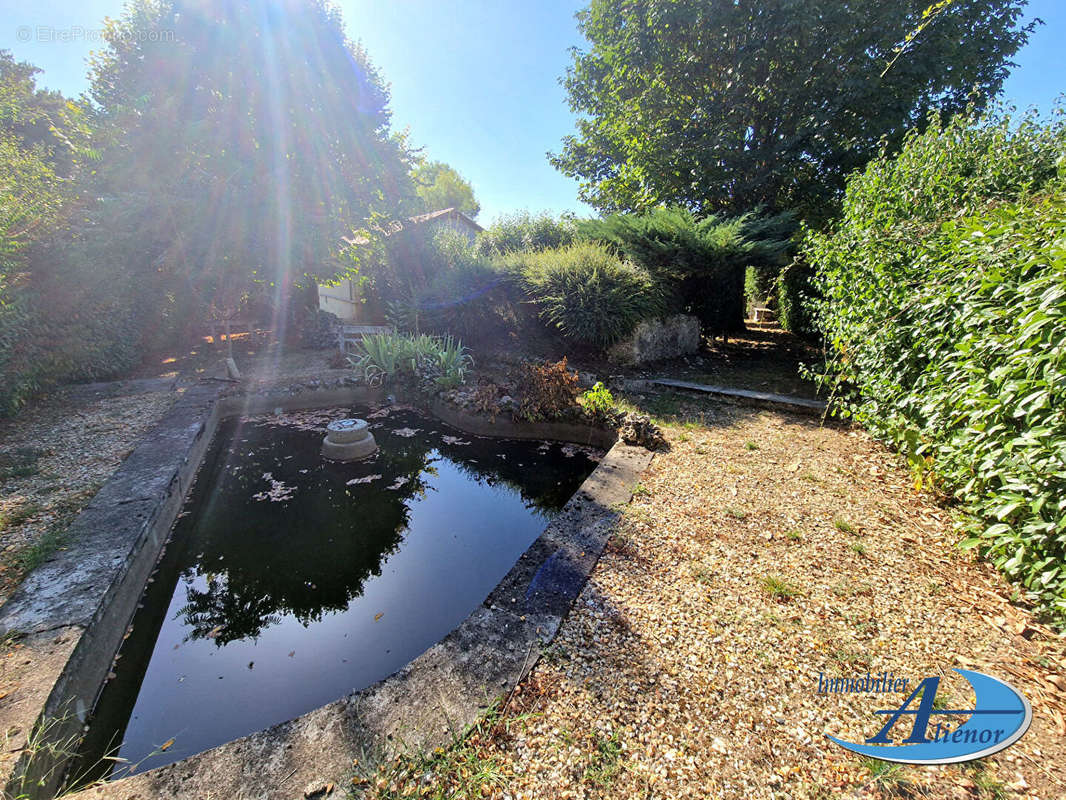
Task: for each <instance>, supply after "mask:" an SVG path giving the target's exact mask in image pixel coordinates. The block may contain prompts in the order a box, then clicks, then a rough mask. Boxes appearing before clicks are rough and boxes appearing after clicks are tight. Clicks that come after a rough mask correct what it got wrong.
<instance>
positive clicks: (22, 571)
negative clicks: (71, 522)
mask: <svg viewBox="0 0 1066 800" xmlns="http://www.w3.org/2000/svg"><path fill="white" fill-rule="evenodd" d="M69 541H70V539H69V537H68V535H67V526H66V525H61V526H60V525H53V526H51V527H49V528H48V530H46V531H45V532H44V533H42V534H41V535H40V536H38V537H37V539H36V541H34V542H33V543H32V544H29V545H27V546H26V547H23V548H22V549H20V550H17V551H16V552H15V553H14V554H13V555H11V556H10V563H11V565H12V566H13V567H14V568H15V570H16V572H17V573H18V575H19V576H23V577H24V576H26V575H29V574H30V573H31V572H33V571H34V570H35V569H37V567H39V566H41V564H43V563H44V562H46V561H48V559H50V558H51V557H52V556H53V555H55V553H56V551H58V550H60V549H62V548H63V547H65V546H66V545H67V543H68V542H69Z"/></svg>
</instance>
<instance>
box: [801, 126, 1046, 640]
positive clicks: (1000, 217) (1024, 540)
mask: <svg viewBox="0 0 1066 800" xmlns="http://www.w3.org/2000/svg"><path fill="white" fill-rule="evenodd" d="M1064 166H1066V126H1064V125H1063V123H1062V120H1061V118H1059V119H1057V120H1055V121H1054V122H1051V123H1043V122H1040V121H1039V120H1037V119H1035V118H1033V117H1027V118H1025V119H1023V120H1022V121H1021V123H1020V124H1015V123H1013V122H1012V121H1011V120H1009V119H992V118H985V119H981V120H973V119H969V120H963V119H957V120H954V121H953V122H951V123H950V124H948V125H946V126H942V125H941V124H940V123H939V121H938V120H936V119H935V118H934V119H933V121H932V123H931V124H930V126H929V128H928V130H927V131H926V132H925V133H921V134H914V135H911V136H909V137H908V138H907V140H906V142H905V144H904V146H903V148H902V151H901V152H900V154H899V155H898V157H895V158H887V157H882V158H880V159H878V160H877V161H875V162H873V163H871V164H870V166H869V167H868V168H867V170H866V171H865V173H863V174H861V175H858V176H856V177H854V178H853V179H852V180H850V181H849V183H848V189H847V194H846V197H845V201H844V209H843V212H844V213H843V217H842V219H841V221H840V223H839V225H838V226H837V227H836V229H835V230H832V231H829V232H826V233H823V234H812V235H810V236H808V238H807V241H806V243H805V245H804V255H805V257H806V258H807V259H809V260H810V262H811V263H812V264H813V265H814V267H815V269H816V277H815V284H816V288H817V289H818V290H819V291H820V292H821V293H822V299H820V300H816V301H815V303H814V307H815V310H816V312H817V322H818V325H819V327H820V330H821V331H822V332H823V334H824V335H825V337H826V339H827V341H828V344H829V346H830V352H829V361H828V364H827V367H826V372H825V374H824V375H822V376H821V381H822V382H823V383H824V384H826V385H829V386H831V387H833V389H834V393H835V394H837V395H839V399H838V402H837V403H836V411H837V413H840V414H842V415H845V416H852V417H854V418H855V419H857V420H858V421H860V422H861V423H863V424H864V425H865V426H867V427H868V428H869V429H870V430H871V431H872V432H874V433H875V434H876V435H878V436H879V437H881V438H883V439H885V440H888V441H890V442H893V443H895V444H896V445H897V446H898V447H899V448H900V449H901V450H902V451H903V452H904V454H905V455H906V456H907V458H908V460H909V462H910V464H911V466H912V469H913V470H914V474H915V482H916V485H918V486H921V485H933V486H935V487H937V488H938V489H940V490H942V491H945V492H948V493H951V494H953V495H955V496H956V497H957V498H958V499H959V500H960V501H961V502H962V504H963V509H964V511H965V514H964V515H963V517H962V520H961V525H962V527H963V528H964V529H965V530H966V531H968V532H969V537H968V538H967V539H966V541H965V542H964V545H966V546H978V547H980V548H981V550H982V551H983V553H984V554H985V555H987V556H988V557H989V558H990V559H991V560H992V561H993V562H994V563H995V564H996V565H997V566H998V567H999V568H1000V569H1001V570H1003V571H1004V572H1005V573H1006V574H1007V575H1009V576H1010V577H1011V578H1013V579H1015V580H1017V581H1018V582H1020V583H1021V584H1022V585H1023V586H1024V587H1025V589H1026V590H1027V592H1028V595H1029V597H1030V598H1031V599H1034V600H1039V601H1040V602H1042V603H1043V604H1044V607H1045V608H1046V609H1048V610H1049V611H1050V612H1052V614H1053V615H1054V616H1055V617H1057V618H1058V620H1059V621H1062V620H1066V565H1064V560H1066V501H1064V498H1066V449H1064V442H1066V414H1064V405H1063V401H1064V397H1063V394H1062V387H1063V386H1064V385H1066V349H1064V348H1063V346H1062V342H1063V339H1064V336H1066V331H1064V323H1066V266H1064V265H1066V250H1064V242H1066V175H1060V174H1058V173H1059V172H1062V171H1064V170H1063V167H1064Z"/></svg>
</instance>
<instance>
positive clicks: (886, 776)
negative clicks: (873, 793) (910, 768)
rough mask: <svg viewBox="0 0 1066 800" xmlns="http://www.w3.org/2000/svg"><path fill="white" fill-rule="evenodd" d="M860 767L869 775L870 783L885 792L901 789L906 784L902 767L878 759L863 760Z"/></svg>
mask: <svg viewBox="0 0 1066 800" xmlns="http://www.w3.org/2000/svg"><path fill="white" fill-rule="evenodd" d="M862 766H863V768H865V769H866V771H867V772H869V773H870V783H872V784H873V785H874V786H877V787H878V788H881V789H885V790H887V791H893V790H896V789H901V788H902V787H903V786H904V785H906V784H907V782H908V781H907V777H906V775H905V774H904V772H903V768H902V766H900V765H899V764H893V763H891V762H889V761H882V760H881V759H879V758H863V759H862Z"/></svg>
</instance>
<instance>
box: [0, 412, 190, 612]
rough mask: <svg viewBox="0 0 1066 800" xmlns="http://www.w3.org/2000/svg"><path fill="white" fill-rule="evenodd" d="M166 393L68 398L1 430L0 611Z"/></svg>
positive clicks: (58, 542)
mask: <svg viewBox="0 0 1066 800" xmlns="http://www.w3.org/2000/svg"><path fill="white" fill-rule="evenodd" d="M176 396H177V395H176V393H175V392H172V391H165V392H150V393H138V394H135V395H131V396H118V397H109V398H105V399H101V400H97V401H95V402H86V401H84V400H82V399H74V398H70V397H68V396H67V395H66V394H60V395H59V396H57V397H56V398H54V399H52V400H50V401H47V402H44V403H42V404H40V405H37V406H35V407H33V408H30V409H27V410H25V411H23V412H22V413H20V414H19V415H18V416H17V417H16V418H15V419H14V420H7V421H4V422H3V423H2V424H0V603H2V602H3V601H4V600H6V599H7V598H8V596H9V595H10V594H11V592H12V590H13V589H14V587H15V586H17V585H18V582H19V581H20V580H21V579H22V576H23V575H24V573H25V572H26V571H27V570H28V569H29V568H32V567H33V566H35V565H36V564H37V563H39V562H40V561H41V560H43V559H45V558H47V557H48V555H49V554H50V553H51V552H52V551H53V550H54V549H55V548H57V547H62V546H63V543H64V540H63V532H64V530H65V529H66V527H67V525H68V524H69V523H70V521H71V520H72V519H73V518H74V517H75V516H77V514H78V512H79V511H81V509H82V508H83V507H84V506H85V505H86V504H87V503H88V502H89V501H90V500H91V499H92V497H93V495H94V494H95V493H96V491H97V489H99V488H100V486H101V485H102V484H103V483H104V481H106V480H107V478H108V476H110V475H111V473H112V472H114V471H115V469H117V468H118V466H119V464H121V463H122V460H123V459H124V458H125V457H126V456H127V455H128V454H129V453H130V451H131V450H132V449H133V447H134V446H135V445H136V443H137V441H138V440H139V439H140V438H141V436H143V435H144V434H145V433H146V432H147V431H148V430H149V429H151V427H152V426H153V425H155V424H156V423H157V422H158V421H159V419H160V418H161V417H162V416H163V414H164V412H165V411H166V410H167V409H168V408H169V407H170V405H171V404H172V403H173V402H174V399H175V397H176Z"/></svg>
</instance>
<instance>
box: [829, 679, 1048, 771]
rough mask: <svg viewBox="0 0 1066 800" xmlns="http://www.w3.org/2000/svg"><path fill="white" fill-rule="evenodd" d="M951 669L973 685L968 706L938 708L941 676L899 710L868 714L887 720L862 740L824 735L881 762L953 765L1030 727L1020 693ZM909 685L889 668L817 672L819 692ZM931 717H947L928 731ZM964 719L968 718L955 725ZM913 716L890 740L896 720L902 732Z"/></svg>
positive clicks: (918, 689) (924, 685) (870, 690)
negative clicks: (841, 674)
mask: <svg viewBox="0 0 1066 800" xmlns="http://www.w3.org/2000/svg"><path fill="white" fill-rule="evenodd" d="M955 672H957V673H958V674H960V675H961V676H962V677H964V678H965V679H966V680H967V681H968V682H969V684H970V686H971V687H972V688H973V691H974V698H975V700H974V707H973V708H937V707H936V705H937V704H936V694H937V690H938V689H939V688H940V678H939V677H936V676H934V677H929V678H925V679H924V680H922V681H920V682H919V683H918V685H917V686H915V687H914V690H913V691H912V692H911V693H910V694H909V695H908V696H907V699H906V700H904V701H903V704H902V705H900V706H899V707H898V708H886V709H879V710H877V711H874V712H873V713H874V714H877V715H881V716H883V717H887V721H886V722H885V723H884V724H883V725H882V727H881V730H879V731H878V732H877V733H876V734H875V735H874V736H872V737H870V738H869V739H866V740H865V742H864V743H861V744H860V743H857V742H846V741H844V740H842V739H837V738H836V737H835V736H828V735H827V736H826V738H828V739H829V740H830V741H832V742H835V743H836V744H838V745H840V746H841V747H843V748H846V749H848V750H851V751H852V752H854V753H860V754H862V755H864V756H869V757H871V758H879V759H882V760H884V761H895V762H898V763H901V764H952V763H958V762H962V761H972V760H974V759H977V758H984V757H985V756H989V755H991V754H992V753H998V752H999V751H1000V750H1003V749H1004V748H1007V747H1010V746H1011V745H1012V744H1014V743H1015V742H1016V741H1018V740H1019V739H1020V738H1021V737H1022V735H1023V734H1024V733H1025V732H1026V731H1027V730H1029V725H1030V723H1031V722H1032V720H1033V710H1032V708H1031V707H1030V705H1029V701H1028V700H1026V699H1025V698H1024V697H1023V696H1022V695H1021V693H1020V692H1018V691H1017V690H1016V689H1014V688H1013V687H1012V686H1010V685H1009V684H1007V683H1004V682H1003V681H1001V680H999V679H998V678H993V677H992V676H991V675H985V674H984V673H981V672H973V671H971V670H965V669H956V670H955ZM908 685H909V681H908V679H906V678H896V677H895V676H894V675H893V674H892V673H888V672H883V673H881V674H880V675H877V676H871V675H869V674H867V675H865V676H862V677H857V678H826V677H825V676H824V675H822V674H821V673H819V674H818V693H819V694H837V693H853V692H855V693H875V694H884V693H887V692H905V691H906V690H907V687H908ZM933 717H946V718H947V719H945V720H943V721H938V722H936V724H935V726H933V727H932V729H930V726H931V725H932V721H933ZM963 717H966V718H967V719H965V721H963V722H962V723H961V724H958V722H959V720H960V719H961V718H963ZM912 718H913V724H912V725H911V730H910V733H909V735H908V736H907V737H906V738H904V739H902V740H901V741H899V742H895V741H893V740H892V739H891V738H889V734H890V733H892V730H893V728H894V727H895V726H896V724H897V723H899V722H900V721H901V720H906V721H905V722H904V723H903V724H902V725H901V728H902V729H903V730H906V725H907V722H909V721H910V720H911V719H912Z"/></svg>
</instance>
